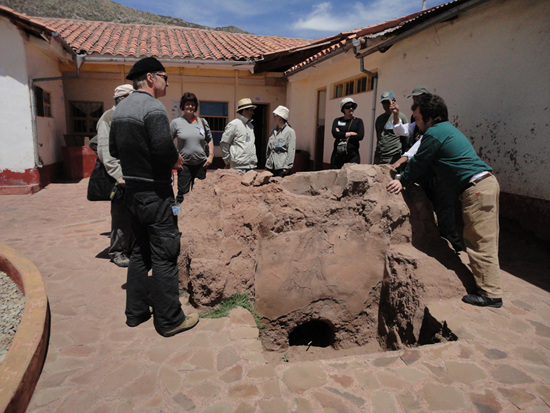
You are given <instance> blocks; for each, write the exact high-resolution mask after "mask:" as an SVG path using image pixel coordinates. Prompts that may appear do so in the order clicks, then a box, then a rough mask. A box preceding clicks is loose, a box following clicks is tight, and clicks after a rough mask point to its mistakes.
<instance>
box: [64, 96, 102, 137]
mask: <svg viewBox="0 0 550 413" xmlns="http://www.w3.org/2000/svg"><path fill="white" fill-rule="evenodd" d="M75 103H84V104H98V105H101V109H98V110H96V111H94V112H98V111H99V110H100V111H101V114H100V115H99V116H74V114H73V108H72V106H74V107H75V108H76V109H78V107H77V106H76V105H74V104H75ZM94 112H93V113H94ZM103 113H104V103H103V102H99V101H86V100H70V101H69V125H70V131H71V132H70V133H71V134H72V135H75V136H88V137H93V136H95V135H96V133H97V132H96V130H97V122H98V121H99V119H100V118H101V116H102V115H103ZM75 121H83V122H84V123H85V125H86V128H85V129H86V131H77V130H76V128H75Z"/></svg>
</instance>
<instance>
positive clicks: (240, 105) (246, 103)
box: [237, 98, 256, 112]
mask: <svg viewBox="0 0 550 413" xmlns="http://www.w3.org/2000/svg"><path fill="white" fill-rule="evenodd" d="M247 108H252V109H256V105H253V104H252V100H250V98H242V99H241V100H239V102H237V112H238V111H239V110H243V109H247Z"/></svg>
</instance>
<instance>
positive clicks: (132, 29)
mask: <svg viewBox="0 0 550 413" xmlns="http://www.w3.org/2000/svg"><path fill="white" fill-rule="evenodd" d="M30 19H32V21H33V22H36V23H40V24H42V25H44V26H45V27H47V28H49V29H50V30H52V31H55V32H57V33H59V35H60V36H61V37H62V38H63V39H64V40H65V41H66V42H67V43H68V44H69V45H70V46H71V47H72V48H73V50H75V51H76V52H78V53H85V54H88V55H92V54H93V55H109V56H120V57H136V58H140V57H144V56H155V57H158V58H164V59H193V60H222V61H224V60H227V61H231V60H253V59H257V58H259V57H261V56H262V55H264V54H267V53H272V52H274V51H277V50H285V49H289V48H294V47H300V46H304V45H307V44H309V43H311V40H303V39H292V38H288V37H275V36H258V35H254V34H242V33H229V32H220V31H214V30H203V29H192V28H184V27H174V26H154V25H143V24H122V23H112V22H96V21H85V20H72V19H56V18H46V17H32V18H30Z"/></svg>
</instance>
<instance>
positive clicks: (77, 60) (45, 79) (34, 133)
mask: <svg viewBox="0 0 550 413" xmlns="http://www.w3.org/2000/svg"><path fill="white" fill-rule="evenodd" d="M73 58H74V62H75V67H76V73H75V74H74V75H70V76H54V77H38V78H34V79H31V80H30V95H31V119H32V140H33V146H34V164H35V166H36V167H37V168H42V167H43V166H44V165H42V164H41V163H40V157H39V156H38V130H37V129H38V128H37V126H36V110H35V107H36V106H35V104H36V102H35V99H34V84H35V83H36V82H49V81H53V80H65V79H76V78H78V77H80V67H81V66H82V65H83V64H84V60H85V59H84V55H79V54H76V53H75V54H74V55H73Z"/></svg>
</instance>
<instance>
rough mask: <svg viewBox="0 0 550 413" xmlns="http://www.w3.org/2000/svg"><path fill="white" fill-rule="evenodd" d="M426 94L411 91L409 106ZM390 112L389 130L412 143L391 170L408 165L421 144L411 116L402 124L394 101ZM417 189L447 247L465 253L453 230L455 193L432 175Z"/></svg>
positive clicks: (423, 89) (425, 91)
mask: <svg viewBox="0 0 550 413" xmlns="http://www.w3.org/2000/svg"><path fill="white" fill-rule="evenodd" d="M430 94H431V93H430V91H429V90H428V88H426V87H425V86H418V87H416V88H414V90H413V91H412V93H411V94H410V95H409V96H408V97H412V99H413V104H418V100H419V99H420V97H421V96H426V95H430ZM390 110H391V111H392V113H393V119H394V120H393V130H394V132H395V133H396V134H398V135H400V136H407V137H408V138H409V143H413V145H412V146H411V148H410V149H409V150H408V151H407V152H405V153H404V154H403V156H402V157H401V158H399V159H398V160H397V161H396V162H395V163H393V164H392V165H391V166H392V167H393V168H395V169H398V168H401V165H403V164H404V163H406V162H408V161H409V160H410V159H411V158H412V157H413V156H414V155H415V154H416V152H417V151H418V148H419V147H420V143H421V142H422V132H421V131H420V129H419V128H418V126H417V125H416V122H415V121H414V117H412V118H411V123H405V124H404V123H403V122H402V120H401V118H400V117H399V116H398V115H399V106H398V105H397V102H393V103H392V104H391V105H390ZM419 184H420V186H421V187H422V189H423V190H424V192H425V193H426V196H427V197H428V198H429V199H430V201H431V202H432V205H433V208H434V212H435V214H436V216H437V227H438V228H439V235H440V236H441V237H443V238H445V239H446V240H447V241H449V242H450V243H451V246H452V247H453V249H454V250H455V251H456V252H459V251H465V249H466V247H465V246H464V241H463V240H462V237H461V236H460V235H459V234H458V231H457V230H456V217H455V203H456V194H455V193H454V192H452V191H451V190H450V189H449V188H448V186H447V185H445V183H444V182H442V181H441V179H440V178H439V177H438V176H437V175H435V174H433V173H430V174H426V176H425V177H424V179H423V180H422V181H421V182H419Z"/></svg>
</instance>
